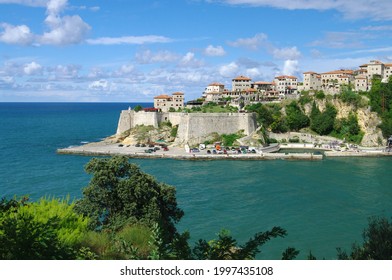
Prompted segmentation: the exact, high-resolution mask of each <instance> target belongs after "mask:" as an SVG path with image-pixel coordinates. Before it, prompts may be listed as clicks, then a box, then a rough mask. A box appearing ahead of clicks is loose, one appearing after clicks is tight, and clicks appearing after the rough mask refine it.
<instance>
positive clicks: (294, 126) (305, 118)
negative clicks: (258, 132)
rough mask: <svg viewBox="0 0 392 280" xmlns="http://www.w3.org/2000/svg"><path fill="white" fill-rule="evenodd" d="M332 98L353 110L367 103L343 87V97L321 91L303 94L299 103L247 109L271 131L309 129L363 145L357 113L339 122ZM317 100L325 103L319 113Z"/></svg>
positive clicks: (252, 106)
mask: <svg viewBox="0 0 392 280" xmlns="http://www.w3.org/2000/svg"><path fill="white" fill-rule="evenodd" d="M332 98H339V99H340V100H342V102H344V103H348V104H350V105H352V106H353V107H354V108H359V107H363V106H365V105H366V104H367V101H366V100H364V98H363V97H362V96H360V95H358V94H357V93H354V92H353V91H352V90H351V89H350V88H344V89H343V90H342V93H341V95H338V96H335V97H332V96H328V95H325V94H324V92H322V91H318V92H316V93H314V94H313V95H310V93H309V92H304V93H303V94H302V95H301V97H300V98H299V100H298V101H290V102H289V103H287V102H286V103H281V104H252V105H249V106H247V107H246V109H247V110H248V111H249V112H255V113H256V114H257V122H258V123H259V125H262V126H263V128H265V129H266V130H268V131H272V132H275V133H285V132H288V131H300V130H302V129H310V130H312V131H314V132H315V133H317V134H319V135H330V136H334V137H337V138H340V139H345V140H346V141H349V142H353V143H360V142H361V141H362V138H363V135H364V133H363V132H362V131H361V130H360V127H359V124H358V118H357V115H356V114H355V112H351V113H350V115H349V116H348V117H347V118H342V119H337V114H338V111H337V109H336V108H335V106H333V104H332V102H331V100H332ZM317 101H324V102H325V103H326V105H325V109H324V110H323V111H320V109H319V107H318V106H317ZM309 104H311V106H312V107H311V110H310V113H309V115H307V114H306V113H305V106H308V105H309Z"/></svg>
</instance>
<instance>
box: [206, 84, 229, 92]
mask: <svg viewBox="0 0 392 280" xmlns="http://www.w3.org/2000/svg"><path fill="white" fill-rule="evenodd" d="M224 90H225V85H224V84H221V83H211V84H209V85H208V86H207V87H206V89H205V91H204V94H206V93H212V92H214V93H216V92H223V91H224Z"/></svg>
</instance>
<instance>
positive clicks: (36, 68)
mask: <svg viewBox="0 0 392 280" xmlns="http://www.w3.org/2000/svg"><path fill="white" fill-rule="evenodd" d="M23 72H24V73H25V74H26V75H36V74H41V73H42V66H41V65H40V64H38V63H36V62H35V61H33V62H31V63H27V64H25V66H24V68H23Z"/></svg>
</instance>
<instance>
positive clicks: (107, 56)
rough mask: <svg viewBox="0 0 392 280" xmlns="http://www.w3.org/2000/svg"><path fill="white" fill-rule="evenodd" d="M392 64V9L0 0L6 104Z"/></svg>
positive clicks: (361, 0)
mask: <svg viewBox="0 0 392 280" xmlns="http://www.w3.org/2000/svg"><path fill="white" fill-rule="evenodd" d="M374 59H377V60H381V61H383V62H385V63H388V62H389V63H390V62H391V61H392V1H391V0H297V1H296V0H162V1H153V0H151V1H150V0H95V1H92V0H89V1H88V0H0V102H152V101H153V98H154V96H156V95H160V94H169V95H170V94H171V93H173V92H177V91H180V92H183V93H184V94H185V99H186V100H187V101H189V100H192V99H195V98H198V97H200V96H201V94H202V92H203V91H204V90H205V88H206V86H208V84H210V83H213V82H219V83H223V84H224V85H225V87H226V88H228V89H231V80H232V79H233V78H235V77H236V76H239V75H244V76H247V77H249V78H251V79H252V80H253V81H254V82H256V81H272V80H273V78H274V77H275V76H279V75H294V76H297V77H298V79H299V80H300V81H302V79H303V72H306V71H315V72H318V73H322V72H328V71H332V70H337V69H357V68H358V66H359V65H361V64H365V63H368V62H369V61H370V60H374Z"/></svg>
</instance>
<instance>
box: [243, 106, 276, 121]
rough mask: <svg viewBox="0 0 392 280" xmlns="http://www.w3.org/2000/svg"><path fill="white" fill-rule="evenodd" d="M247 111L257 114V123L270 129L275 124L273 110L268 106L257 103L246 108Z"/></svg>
mask: <svg viewBox="0 0 392 280" xmlns="http://www.w3.org/2000/svg"><path fill="white" fill-rule="evenodd" d="M246 110H247V111H248V112H254V113H256V116H257V122H258V123H259V124H260V125H262V126H264V127H269V126H270V125H271V124H272V123H273V122H274V119H273V116H272V113H271V110H270V109H269V108H268V107H267V106H266V105H263V104H261V103H255V104H251V105H248V106H246Z"/></svg>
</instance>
